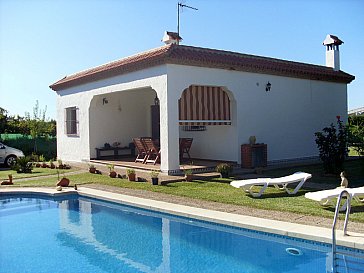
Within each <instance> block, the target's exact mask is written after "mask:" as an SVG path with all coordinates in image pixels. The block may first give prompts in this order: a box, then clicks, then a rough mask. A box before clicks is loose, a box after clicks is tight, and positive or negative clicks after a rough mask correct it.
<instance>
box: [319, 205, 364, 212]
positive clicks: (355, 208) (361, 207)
mask: <svg viewBox="0 0 364 273" xmlns="http://www.w3.org/2000/svg"><path fill="white" fill-rule="evenodd" d="M324 209H325V210H327V211H331V212H333V213H334V212H335V208H334V207H325V208H324ZM345 212H346V210H345V211H343V212H341V211H340V213H341V214H344V213H345ZM362 212H364V204H363V205H361V204H358V205H356V204H355V205H354V206H351V208H350V214H355V213H362Z"/></svg>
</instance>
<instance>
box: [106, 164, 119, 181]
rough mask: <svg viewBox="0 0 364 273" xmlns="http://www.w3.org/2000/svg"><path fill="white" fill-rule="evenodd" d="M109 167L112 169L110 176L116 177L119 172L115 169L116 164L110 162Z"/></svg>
mask: <svg viewBox="0 0 364 273" xmlns="http://www.w3.org/2000/svg"><path fill="white" fill-rule="evenodd" d="M107 167H108V168H109V171H110V173H109V176H110V177H111V178H115V177H116V175H117V173H116V172H115V170H114V164H108V165H107Z"/></svg>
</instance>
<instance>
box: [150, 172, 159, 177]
mask: <svg viewBox="0 0 364 273" xmlns="http://www.w3.org/2000/svg"><path fill="white" fill-rule="evenodd" d="M158 176H159V172H157V171H151V172H150V177H151V178H158Z"/></svg>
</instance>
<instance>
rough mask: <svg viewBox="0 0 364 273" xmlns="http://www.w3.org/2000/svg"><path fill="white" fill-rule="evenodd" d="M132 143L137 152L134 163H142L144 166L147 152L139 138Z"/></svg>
mask: <svg viewBox="0 0 364 273" xmlns="http://www.w3.org/2000/svg"><path fill="white" fill-rule="evenodd" d="M133 142H134V145H135V147H136V148H137V151H138V155H137V157H136V158H135V161H134V162H142V163H143V164H144V163H145V161H146V159H147V156H148V150H147V148H146V147H145V145H144V144H143V142H142V141H141V138H139V137H138V138H133Z"/></svg>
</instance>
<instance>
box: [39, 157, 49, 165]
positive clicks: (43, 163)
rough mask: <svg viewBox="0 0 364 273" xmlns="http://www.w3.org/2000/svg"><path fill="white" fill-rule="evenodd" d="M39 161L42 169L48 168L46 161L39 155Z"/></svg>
mask: <svg viewBox="0 0 364 273" xmlns="http://www.w3.org/2000/svg"><path fill="white" fill-rule="evenodd" d="M39 160H40V161H41V162H42V168H47V167H48V165H47V163H46V159H45V157H44V156H43V155H41V156H40V157H39Z"/></svg>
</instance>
